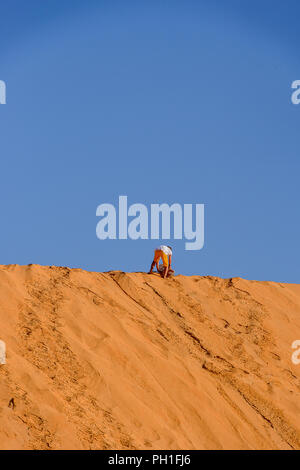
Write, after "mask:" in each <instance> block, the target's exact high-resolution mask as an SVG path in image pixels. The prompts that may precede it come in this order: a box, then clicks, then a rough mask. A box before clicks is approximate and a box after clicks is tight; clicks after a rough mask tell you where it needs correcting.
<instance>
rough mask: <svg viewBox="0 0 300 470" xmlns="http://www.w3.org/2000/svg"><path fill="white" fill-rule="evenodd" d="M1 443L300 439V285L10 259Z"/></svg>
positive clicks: (282, 444)
mask: <svg viewBox="0 0 300 470" xmlns="http://www.w3.org/2000/svg"><path fill="white" fill-rule="evenodd" d="M0 339H1V340H3V341H5V343H6V361H7V362H6V364H5V365H1V366H0V448H1V449H155V450H159V449H300V365H298V366H297V365H294V364H293V362H292V360H291V356H292V353H293V350H292V349H291V345H292V343H293V341H294V340H296V339H300V285H292V284H282V283H280V284H279V283H274V282H257V281H246V280H244V279H240V278H232V279H219V278H216V277H210V276H204V277H201V276H190V277H185V276H175V277H174V278H172V279H166V280H163V279H161V278H160V276H159V275H155V274H154V275H147V274H144V273H124V272H118V271H114V272H107V273H94V272H85V271H83V270H80V269H68V268H59V267H43V266H36V265H30V266H17V265H10V266H1V267H0Z"/></svg>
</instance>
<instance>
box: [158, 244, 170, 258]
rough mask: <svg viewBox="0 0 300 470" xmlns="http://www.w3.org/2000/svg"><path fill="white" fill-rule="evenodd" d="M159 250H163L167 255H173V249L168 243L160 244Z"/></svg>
mask: <svg viewBox="0 0 300 470" xmlns="http://www.w3.org/2000/svg"><path fill="white" fill-rule="evenodd" d="M157 250H160V251H163V252H164V253H165V254H166V255H167V256H172V250H170V248H169V247H168V246H166V245H160V246H159V247H158V248H157Z"/></svg>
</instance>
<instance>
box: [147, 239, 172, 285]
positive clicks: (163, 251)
mask: <svg viewBox="0 0 300 470" xmlns="http://www.w3.org/2000/svg"><path fill="white" fill-rule="evenodd" d="M160 259H161V260H162V262H163V271H162V277H163V278H164V279H165V278H166V277H167V276H168V273H169V272H171V271H172V272H173V270H172V269H171V262H172V248H171V247H170V246H165V245H161V246H159V247H158V248H156V250H155V252H154V258H153V261H152V264H151V268H150V271H149V274H152V273H153V269H154V266H155V265H156V269H157V272H159V273H160V269H159V260H160Z"/></svg>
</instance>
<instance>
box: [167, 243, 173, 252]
mask: <svg viewBox="0 0 300 470" xmlns="http://www.w3.org/2000/svg"><path fill="white" fill-rule="evenodd" d="M168 248H170V250H171V251H172V253H173V250H172V247H171V246H169V245H168Z"/></svg>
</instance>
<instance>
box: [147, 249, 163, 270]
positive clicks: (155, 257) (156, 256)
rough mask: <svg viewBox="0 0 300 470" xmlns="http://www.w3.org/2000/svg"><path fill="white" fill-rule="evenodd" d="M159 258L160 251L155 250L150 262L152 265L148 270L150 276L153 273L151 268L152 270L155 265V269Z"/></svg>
mask: <svg viewBox="0 0 300 470" xmlns="http://www.w3.org/2000/svg"><path fill="white" fill-rule="evenodd" d="M159 258H160V251H159V250H155V252H154V258H153V261H152V264H151V268H150V271H149V273H148V274H152V273H153V268H154V266H155V265H156V267H157V264H158V261H159Z"/></svg>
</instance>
